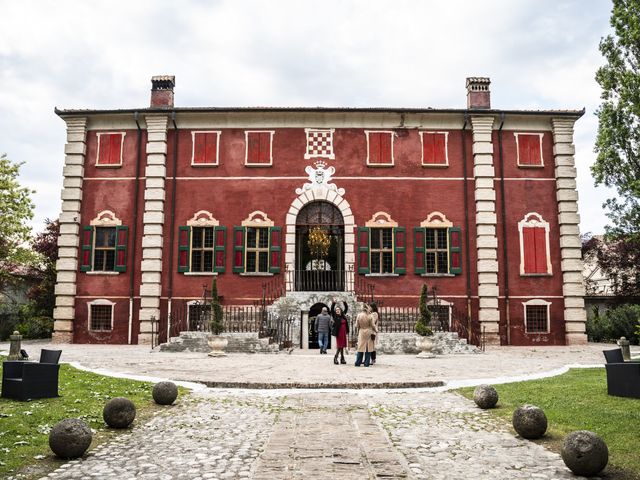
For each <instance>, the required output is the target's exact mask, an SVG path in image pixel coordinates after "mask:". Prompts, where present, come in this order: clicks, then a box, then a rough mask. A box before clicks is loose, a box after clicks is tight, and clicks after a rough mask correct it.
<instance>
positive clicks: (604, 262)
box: [582, 236, 640, 301]
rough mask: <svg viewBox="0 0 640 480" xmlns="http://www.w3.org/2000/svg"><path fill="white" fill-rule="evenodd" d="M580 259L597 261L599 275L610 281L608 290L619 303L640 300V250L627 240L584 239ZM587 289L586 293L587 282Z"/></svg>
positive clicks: (632, 241) (623, 238)
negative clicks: (639, 298) (638, 298)
mask: <svg viewBox="0 0 640 480" xmlns="http://www.w3.org/2000/svg"><path fill="white" fill-rule="evenodd" d="M582 257H583V258H584V259H585V260H592V261H593V260H595V261H597V264H598V266H599V267H600V269H601V270H602V272H603V273H604V274H605V275H606V276H607V277H608V278H610V279H611V288H612V291H613V294H614V295H615V296H616V297H618V301H624V300H625V299H628V298H632V297H640V248H638V243H637V242H636V241H634V240H633V239H632V238H631V237H630V236H622V237H619V238H610V239H601V238H598V237H595V236H594V237H589V236H585V237H583V239H582ZM586 286H587V291H589V290H590V288H589V287H590V284H589V281H588V280H587V285H586Z"/></svg>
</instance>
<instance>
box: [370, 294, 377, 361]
mask: <svg viewBox="0 0 640 480" xmlns="http://www.w3.org/2000/svg"><path fill="white" fill-rule="evenodd" d="M369 308H370V309H371V323H372V324H373V326H374V328H375V330H376V332H378V320H380V316H379V314H378V305H377V304H376V302H371V303H370V304H369ZM377 342H378V336H377V335H376V338H375V340H374V341H373V350H372V351H371V365H373V364H375V363H376V343H377Z"/></svg>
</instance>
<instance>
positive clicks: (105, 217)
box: [89, 210, 122, 227]
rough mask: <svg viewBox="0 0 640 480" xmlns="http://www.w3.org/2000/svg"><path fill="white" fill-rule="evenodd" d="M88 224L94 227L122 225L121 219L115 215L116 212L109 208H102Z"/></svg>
mask: <svg viewBox="0 0 640 480" xmlns="http://www.w3.org/2000/svg"><path fill="white" fill-rule="evenodd" d="M89 225H91V226H94V227H115V226H119V225H122V220H120V219H119V218H118V217H116V214H115V213H113V212H112V211H111V210H103V211H101V212H100V213H98V215H96V218H94V219H93V220H91V222H89Z"/></svg>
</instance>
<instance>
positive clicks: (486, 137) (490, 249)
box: [471, 116, 500, 345]
mask: <svg viewBox="0 0 640 480" xmlns="http://www.w3.org/2000/svg"><path fill="white" fill-rule="evenodd" d="M471 125H472V132H473V176H474V178H475V201H476V248H477V254H478V296H479V299H480V310H479V312H478V319H479V321H480V328H481V329H484V331H485V333H486V337H485V338H486V342H487V343H488V344H490V345H491V344H493V345H499V344H500V335H499V333H498V325H499V323H500V311H499V310H498V238H497V236H496V191H495V188H494V181H493V178H494V176H495V169H494V166H493V143H492V140H491V134H492V132H493V117H492V116H472V117H471Z"/></svg>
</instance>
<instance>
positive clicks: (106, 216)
mask: <svg viewBox="0 0 640 480" xmlns="http://www.w3.org/2000/svg"><path fill="white" fill-rule="evenodd" d="M121 225H122V220H121V219H119V218H118V217H117V216H116V214H115V213H114V212H112V211H111V210H102V211H101V212H99V213H98V214H97V215H96V217H95V218H93V219H92V220H91V221H90V222H89V226H91V227H93V232H92V234H91V235H92V239H91V270H89V271H88V272H84V273H86V274H87V275H120V273H122V272H116V271H114V270H94V269H93V268H94V266H95V255H96V228H100V227H119V226H121ZM81 234H82V233H81ZM117 245H118V238H116V255H117Z"/></svg>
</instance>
